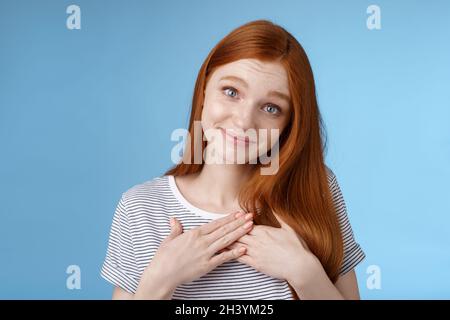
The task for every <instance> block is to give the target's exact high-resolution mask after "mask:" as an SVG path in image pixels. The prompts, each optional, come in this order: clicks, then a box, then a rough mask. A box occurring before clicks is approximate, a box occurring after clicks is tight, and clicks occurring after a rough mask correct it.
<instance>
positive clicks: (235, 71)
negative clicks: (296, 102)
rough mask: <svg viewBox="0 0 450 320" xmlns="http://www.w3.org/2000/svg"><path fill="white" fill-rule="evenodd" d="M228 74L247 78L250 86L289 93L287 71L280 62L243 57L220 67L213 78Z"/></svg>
mask: <svg viewBox="0 0 450 320" xmlns="http://www.w3.org/2000/svg"><path fill="white" fill-rule="evenodd" d="M226 76H236V77H239V78H242V79H243V80H245V81H246V82H247V83H248V84H249V87H250V88H252V87H253V88H254V89H258V88H263V89H265V90H276V91H281V92H283V93H286V94H289V90H288V88H289V83H288V78H287V73H286V70H285V68H284V67H283V65H282V64H281V63H279V62H266V61H260V60H256V59H241V60H236V61H233V62H230V63H228V64H225V65H223V66H220V67H218V68H217V69H216V70H215V71H214V73H213V75H212V78H211V79H214V80H215V81H219V80H220V79H221V78H223V77H226Z"/></svg>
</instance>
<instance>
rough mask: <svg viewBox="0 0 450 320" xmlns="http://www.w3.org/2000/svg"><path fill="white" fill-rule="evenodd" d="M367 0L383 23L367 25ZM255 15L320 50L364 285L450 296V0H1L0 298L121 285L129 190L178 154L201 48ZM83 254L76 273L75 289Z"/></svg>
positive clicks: (383, 292)
mask: <svg viewBox="0 0 450 320" xmlns="http://www.w3.org/2000/svg"><path fill="white" fill-rule="evenodd" d="M70 4H77V5H79V6H80V8H81V30H69V29H67V27H66V19H67V17H68V14H67V13H66V8H67V7H68V6H69V5H70ZM371 4H376V5H378V6H380V8H381V27H382V28H381V30H368V28H367V27H366V19H367V17H368V16H369V14H367V13H366V9H367V7H368V6H369V5H371ZM260 18H265V19H270V20H272V21H274V22H275V23H279V24H281V25H282V26H284V27H285V28H286V29H287V30H288V31H290V32H291V33H292V34H293V35H294V36H295V37H297V39H298V40H299V41H300V43H301V44H302V46H303V47H304V48H305V50H306V52H307V54H308V56H309V58H310V61H311V64H312V67H313V70H314V73H315V77H316V84H317V92H318V98H319V104H320V108H321V112H322V115H323V117H324V120H325V123H326V125H327V129H328V138H329V146H328V154H327V158H326V159H327V163H328V165H329V166H330V167H331V168H332V169H333V170H334V172H335V173H336V175H337V177H338V181H339V183H340V185H341V188H342V191H343V194H344V198H345V200H346V202H347V208H348V214H349V217H350V221H351V223H352V226H353V229H354V232H355V236H356V238H357V241H358V242H359V243H360V244H361V246H362V247H363V249H364V250H365V252H366V255H367V257H366V259H365V260H364V262H363V263H361V264H360V265H359V266H358V267H357V269H356V271H357V274H358V280H359V286H360V290H361V296H362V298H364V299H394V298H402V299H403V298H404V299H411V298H414V299H418V298H425V299H431V298H439V299H443V298H447V299H448V298H450V276H449V274H448V272H449V270H450V254H449V247H450V236H449V234H450V228H449V223H450V215H449V214H450V192H449V188H448V181H449V179H450V166H449V164H450V129H449V121H450V103H449V101H450V90H449V89H450V86H449V84H450V36H449V34H450V32H449V31H450V4H449V2H448V1H411V0H409V1H376V2H372V1H339V2H338V1H298V0H296V1H236V0H230V1H226V2H223V1H210V0H209V1H110V2H109V1H100V0H98V1H76V2H72V1H3V0H2V1H1V2H0V48H1V49H0V146H1V149H0V150H1V157H0V201H1V205H0V214H1V223H0V259H1V261H0V262H1V263H0V298H27V299H28V298H39V299H47V298H59V299H78V298H87V299H93V298H99V299H109V298H110V296H111V290H112V287H111V286H110V285H109V284H108V283H107V282H106V281H105V280H103V279H102V278H101V277H100V275H99V272H100V268H101V264H102V261H103V259H104V256H105V253H106V246H107V239H108V234H109V228H110V224H111V219H112V215H113V212H114V209H115V207H116V205H117V202H118V200H119V198H120V195H121V194H122V192H124V191H125V190H127V189H128V188H130V187H131V186H133V185H135V184H137V183H141V182H143V181H146V180H149V179H152V178H153V177H155V176H159V175H161V174H162V173H163V172H164V171H165V170H166V169H168V168H169V167H170V166H171V165H172V163H171V160H170V151H171V149H172V147H173V146H174V145H175V142H172V141H171V140H170V134H171V132H172V131H173V130H174V129H176V128H185V127H186V126H187V124H188V119H189V111H190V102H191V95H192V92H193V87H194V82H195V78H196V75H197V72H198V70H199V68H200V65H201V63H202V62H203V60H204V58H205V57H206V55H207V54H208V52H209V51H210V49H211V48H212V47H213V46H214V45H215V44H216V42H218V41H219V40H220V39H221V38H222V37H223V36H225V35H226V34H227V33H228V32H230V31H231V30H232V29H234V28H235V27H237V26H239V25H241V24H243V23H245V22H248V21H251V20H255V19H260ZM72 264H76V265H79V266H80V268H81V289H80V290H68V289H67V288H66V278H67V277H68V275H67V274H66V268H67V266H69V265H72ZM370 265H377V266H379V268H380V270H381V289H379V290H369V289H368V288H367V286H366V280H367V278H368V276H369V275H368V274H367V273H366V270H367V268H368V267H369V266H370Z"/></svg>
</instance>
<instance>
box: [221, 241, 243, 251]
mask: <svg viewBox="0 0 450 320" xmlns="http://www.w3.org/2000/svg"><path fill="white" fill-rule="evenodd" d="M241 247H244V248H246V249H247V250H248V248H247V246H246V244H245V243H242V242H239V241H236V242H234V243H232V244H230V245H229V246H228V247H226V248H225V249H221V250H219V251H225V250H227V249H228V250H233V249H239V248H241Z"/></svg>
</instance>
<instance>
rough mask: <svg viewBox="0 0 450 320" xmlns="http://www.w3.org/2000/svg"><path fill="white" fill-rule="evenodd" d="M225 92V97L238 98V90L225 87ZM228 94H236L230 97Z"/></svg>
mask: <svg viewBox="0 0 450 320" xmlns="http://www.w3.org/2000/svg"><path fill="white" fill-rule="evenodd" d="M223 90H224V91H225V95H226V96H228V97H231V98H235V97H236V96H237V90H236V89H235V88H232V87H225V88H224V89H223ZM227 92H231V93H233V92H234V93H235V94H234V95H229V94H227Z"/></svg>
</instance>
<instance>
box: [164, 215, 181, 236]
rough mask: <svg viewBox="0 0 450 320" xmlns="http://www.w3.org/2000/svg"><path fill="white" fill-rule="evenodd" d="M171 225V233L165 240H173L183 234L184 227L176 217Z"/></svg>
mask: <svg viewBox="0 0 450 320" xmlns="http://www.w3.org/2000/svg"><path fill="white" fill-rule="evenodd" d="M169 223H170V233H169V235H168V236H167V237H166V239H165V240H172V239H174V238H176V237H178V236H179V235H180V234H182V233H183V226H182V225H181V223H180V222H179V221H178V220H177V219H176V218H175V217H171V218H170V220H169Z"/></svg>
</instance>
